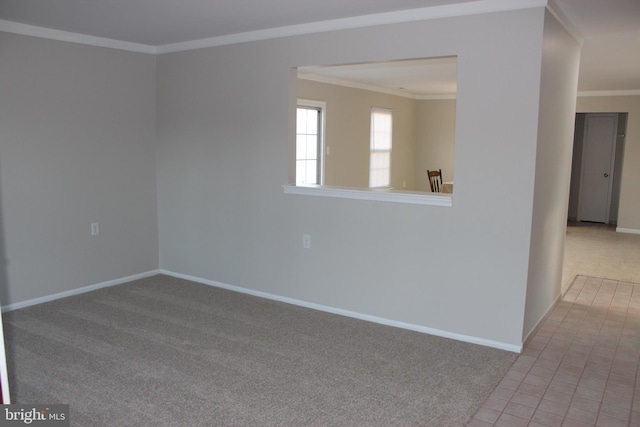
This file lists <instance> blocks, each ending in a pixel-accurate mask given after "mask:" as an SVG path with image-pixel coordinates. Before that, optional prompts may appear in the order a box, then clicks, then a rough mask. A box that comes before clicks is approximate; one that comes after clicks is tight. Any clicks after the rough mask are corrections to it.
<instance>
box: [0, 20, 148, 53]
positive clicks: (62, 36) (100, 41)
mask: <svg viewBox="0 0 640 427" xmlns="http://www.w3.org/2000/svg"><path fill="white" fill-rule="evenodd" d="M0 31H4V32H7V33H14V34H20V35H23V36H33V37H40V38H44V39H51V40H58V41H63V42H70V43H78V44H85V45H89V46H98V47H107V48H111V49H118V50H126V51H130V52H138V53H148V54H152V55H155V54H156V53H158V52H157V48H156V47H155V46H151V45H147V44H140V43H131V42H125V41H122V40H114V39H107V38H104V37H95V36H89V35H86V34H79V33H71V32H69V31H61V30H53V29H51V28H44V27H38V26H35V25H28V24H21V23H19V22H13V21H5V20H3V19H0Z"/></svg>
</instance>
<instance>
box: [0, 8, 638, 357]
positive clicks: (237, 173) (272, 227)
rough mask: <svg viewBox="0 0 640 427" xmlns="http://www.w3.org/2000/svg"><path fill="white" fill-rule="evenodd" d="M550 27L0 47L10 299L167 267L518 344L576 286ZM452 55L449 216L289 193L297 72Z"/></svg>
mask: <svg viewBox="0 0 640 427" xmlns="http://www.w3.org/2000/svg"><path fill="white" fill-rule="evenodd" d="M545 21H546V23H545ZM545 25H546V26H549V25H550V24H549V18H548V17H547V19H546V20H545V9H544V8H533V9H529V10H520V11H513V12H502V13H492V14H484V15H477V16H464V17H457V18H447V19H436V20H429V21H423V22H412V23H405V24H397V25H385V26H375V27H369V28H360V29H354V30H344V31H333V32H326V33H320V34H313V35H306V36H296V37H286V38H279V39H273V40H265V41H260V42H248V43H241V44H236V45H231V46H220V47H214V48H206V49H199V50H194V51H189V52H180V53H171V54H165V55H160V56H158V57H157V58H154V57H151V56H147V55H143V54H135V53H127V52H118V51H115V50H110V49H104V48H96V47H88V46H82V45H76V44H67V43H63V42H55V41H48V40H41V39H35V38H30V37H24V36H15V35H9V34H0V53H1V54H2V58H3V60H2V61H1V62H0V72H1V73H0V76H2V77H1V78H0V93H1V94H2V98H1V99H0V118H1V119H2V122H1V123H0V150H1V151H0V182H1V184H2V187H0V191H1V193H0V194H1V197H2V198H1V200H0V202H1V204H0V206H2V225H3V230H4V236H3V237H4V250H5V255H6V258H7V260H8V263H7V268H6V276H7V282H8V284H7V289H6V290H5V294H7V295H8V300H7V298H4V296H3V300H5V301H4V302H5V303H11V302H13V301H24V300H27V299H30V298H37V297H39V296H43V295H48V294H52V293H56V292H62V291H65V290H70V289H75V288H78V287H81V286H86V285H89V284H93V283H99V282H103V281H107V280H112V279H118V278H121V277H126V276H129V275H134V274H138V273H141V272H145V271H149V270H153V269H155V268H157V267H158V266H160V267H161V268H162V269H164V270H166V271H170V272H175V273H181V274H184V275H188V276H192V277H195V278H201V279H205V280H211V281H218V282H221V283H225V284H230V285H235V286H240V287H244V288H247V289H249V290H252V291H262V292H267V293H270V294H273V295H279V296H283V297H287V298H294V299H298V300H301V301H306V302H309V303H315V304H321V305H325V306H328V307H334V308H337V309H343V310H348V311H352V312H357V313H361V314H363V315H367V316H373V317H374V318H376V317H377V318H381V319H388V320H390V321H394V322H401V323H405V324H410V325H414V326H416V327H422V328H426V329H428V330H432V331H435V332H438V331H440V332H441V333H443V334H449V335H453V336H456V337H461V338H465V337H467V338H469V339H473V340H477V341H479V342H483V343H487V344H489V345H499V346H504V347H506V348H512V349H517V348H518V347H519V346H520V345H521V343H522V341H523V338H524V336H526V335H527V333H528V331H529V330H530V329H531V327H532V325H534V324H535V323H536V322H537V320H538V319H539V317H540V316H541V313H542V312H543V311H544V310H546V308H548V306H549V305H550V304H551V300H552V299H553V295H555V294H557V292H558V291H557V290H559V288H560V278H559V277H557V281H556V276H557V266H558V264H559V263H561V257H562V255H561V253H559V242H560V241H561V240H562V237H561V236H562V232H561V230H558V228H559V227H558V212H561V216H562V217H563V218H564V217H565V215H566V211H567V206H566V199H565V201H564V205H562V201H561V200H560V199H561V197H560V196H561V194H560V192H554V193H553V194H552V195H551V196H549V198H546V197H544V195H543V194H544V190H545V189H547V188H549V186H550V184H549V181H548V180H547V178H544V177H541V176H540V175H541V174H542V172H543V169H546V166H554V165H561V164H562V163H563V161H564V160H563V159H565V157H564V151H563V150H564V148H555V147H554V146H553V143H552V142H551V141H559V140H560V139H564V136H566V133H567V132H566V126H564V125H563V124H561V123H559V122H558V120H559V119H554V118H553V117H548V116H545V115H544V114H543V113H544V112H543V111H541V108H540V106H541V105H542V106H545V107H548V106H550V105H552V104H553V103H554V102H556V101H557V102H559V103H560V104H561V106H558V107H554V109H552V111H555V112H558V113H560V114H561V116H564V115H565V114H566V112H567V110H568V107H567V105H566V102H567V99H569V98H570V97H571V95H572V94H573V102H575V87H571V84H570V83H572V81H571V78H570V75H571V72H572V70H573V68H572V66H573V62H572V61H573V58H574V57H573V50H572V48H566V46H565V45H564V44H562V46H564V47H563V49H564V50H565V51H568V52H569V53H571V55H570V58H569V59H565V58H560V57H556V56H554V55H552V54H550V52H547V49H546V46H548V42H549V39H548V38H547V37H544V43H545V45H544V46H543V28H545ZM551 31H553V33H554V34H559V35H560V36H561V39H562V40H564V37H565V36H564V33H562V32H561V31H559V30H558V28H556V27H555V26H552V27H551ZM390 35H392V37H391V36H390ZM565 48H566V49H565ZM453 55H455V56H457V57H458V97H457V100H456V103H455V109H456V121H455V148H454V155H455V162H456V172H455V173H456V176H455V181H456V191H455V196H454V197H453V206H452V207H442V206H418V205H404V204H395V203H386V202H373V201H362V200H348V199H333V198H325V197H313V196H299V195H285V194H284V193H283V191H282V187H281V186H282V185H283V184H286V183H288V182H290V170H291V168H290V165H291V161H292V160H291V158H290V156H289V153H290V152H291V148H292V146H293V122H294V120H293V118H294V111H295V101H296V95H297V94H296V90H295V87H296V79H295V73H292V72H291V69H292V68H295V67H298V66H304V65H312V64H340V63H353V62H373V61H387V60H394V59H411V58H424V57H438V56H453ZM543 58H545V59H544V60H543ZM541 65H542V67H541ZM553 73H559V77H558V78H557V79H556V78H552V77H551V76H552V74H553ZM561 81H563V82H564V83H566V84H569V86H568V87H564V86H559V85H558V83H559V82H561ZM156 83H157V84H156ZM549 89H553V90H549ZM541 103H542V104H541ZM631 120H632V118H631V116H630V122H631ZM571 123H572V122H571ZM156 124H157V126H156ZM547 127H549V128H550V129H547ZM630 134H631V132H630ZM547 139H548V141H547ZM154 143H155V144H154ZM556 155H560V156H561V158H560V160H559V161H558V162H555V161H553V160H550V159H551V158H553V156H556ZM156 162H157V163H156ZM154 168H156V169H154ZM625 170H626V165H625ZM566 174H567V175H568V169H567V171H566ZM561 175H562V173H560V176H559V177H558V178H559V179H563V177H562V176H561ZM487 183H491V190H490V191H488V190H487ZM567 188H568V178H567ZM625 188H626V187H625V183H624V180H623V185H622V192H623V193H624V192H625V191H627V190H625ZM156 189H157V193H156ZM156 194H157V199H156ZM534 200H535V201H536V205H535V208H534ZM156 202H157V203H156ZM156 208H157V219H158V223H157V225H158V229H159V246H158V240H157V238H158V234H157V231H158V229H157V228H156ZM623 210H624V207H623V206H621V212H622V211H623ZM545 218H550V222H549V224H550V227H549V228H545V227H546V225H547V222H546V221H545ZM94 221H99V222H100V223H101V235H100V236H99V237H97V238H95V237H93V238H92V237H91V236H90V235H89V224H90V223H91V222H94ZM303 233H308V234H310V235H311V237H312V240H311V241H312V247H311V249H306V250H303V249H302V247H301V246H302V244H301V243H302V234H303ZM538 234H540V236H537V235H538ZM533 235H536V237H535V238H533V237H532V236H533ZM546 242H550V244H551V251H550V252H549V253H548V254H544V253H543V249H544V247H545V243H546ZM158 254H159V264H158V258H157V257H158Z"/></svg>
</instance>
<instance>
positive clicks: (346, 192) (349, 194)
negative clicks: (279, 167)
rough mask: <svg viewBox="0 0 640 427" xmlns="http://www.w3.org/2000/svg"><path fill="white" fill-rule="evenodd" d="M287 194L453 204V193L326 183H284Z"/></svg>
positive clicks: (416, 203) (441, 204) (437, 204)
mask: <svg viewBox="0 0 640 427" xmlns="http://www.w3.org/2000/svg"><path fill="white" fill-rule="evenodd" d="M282 188H283V189H284V193H285V194H297V195H302V196H322V197H337V198H341V199H354V200H373V201H378V202H393V203H406V204H413V205H430V206H449V207H450V206H451V199H452V196H451V194H440V193H422V192H418V191H399V190H392V189H385V190H375V189H368V188H345V187H330V186H326V185H292V184H287V185H283V186H282Z"/></svg>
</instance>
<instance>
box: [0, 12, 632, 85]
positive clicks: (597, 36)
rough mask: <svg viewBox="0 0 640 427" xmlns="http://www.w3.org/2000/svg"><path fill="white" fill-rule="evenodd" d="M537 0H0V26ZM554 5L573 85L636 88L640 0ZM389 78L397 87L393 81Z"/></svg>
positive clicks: (252, 21)
mask: <svg viewBox="0 0 640 427" xmlns="http://www.w3.org/2000/svg"><path fill="white" fill-rule="evenodd" d="M541 1H543V0H393V1H389V0H322V1H318V0H268V1H267V0H233V1H232V0H0V24H5V25H0V30H2V29H5V30H7V28H11V29H13V28H14V27H11V25H6V24H13V23H18V24H20V25H22V24H26V26H35V27H43V28H47V29H52V30H60V31H65V32H70V33H78V34H82V35H88V36H93V37H98V38H102V39H111V40H118V41H122V42H129V43H135V44H138V45H145V46H150V47H162V46H167V45H174V44H176V43H185V42H191V41H194V40H202V39H211V38H224V37H229V36H231V35H236V36H237V35H241V34H246V33H252V32H258V33H256V34H259V33H260V32H264V31H267V30H269V29H274V28H279V29H283V28H293V27H295V26H300V25H301V24H309V23H321V22H334V23H335V22H343V21H344V22H345V24H344V25H350V24H349V23H351V24H353V23H355V22H360V24H359V25H362V23H366V22H367V20H366V19H361V20H360V21H354V19H357V18H362V17H363V16H369V17H372V16H378V14H386V16H388V17H391V18H393V17H394V16H397V17H399V16H406V13H407V12H406V11H407V10H411V9H415V10H416V12H420V13H424V11H425V10H427V9H426V8H432V9H428V10H433V11H438V13H446V11H447V10H449V9H451V8H452V7H458V8H465V10H466V11H467V13H473V12H476V13H477V12H480V11H483V10H487V11H489V10H495V8H496V7H503V8H513V7H515V5H517V6H518V7H523V6H527V5H539V4H540V3H541ZM555 4H556V5H557V7H558V9H559V12H560V13H561V15H564V17H565V18H566V19H567V20H568V24H569V25H570V26H571V27H573V28H574V29H575V30H576V33H577V34H579V35H580V37H581V38H582V39H583V40H584V45H583V49H582V59H581V69H580V81H579V90H580V91H640V0H555ZM447 8H449V9H447ZM401 11H405V12H404V13H405V15H399V14H400V13H401ZM411 13H413V12H411ZM394 14H395V15H394ZM403 19H406V18H403ZM349 20H351V21H349ZM347 21H349V23H347ZM354 26H355V24H354ZM318 28H320V27H318ZM18 32H20V31H18ZM265 34H266V33H265ZM393 84H394V86H396V87H397V84H398V83H397V82H394V83H393ZM407 84H408V83H407ZM407 90H408V89H407Z"/></svg>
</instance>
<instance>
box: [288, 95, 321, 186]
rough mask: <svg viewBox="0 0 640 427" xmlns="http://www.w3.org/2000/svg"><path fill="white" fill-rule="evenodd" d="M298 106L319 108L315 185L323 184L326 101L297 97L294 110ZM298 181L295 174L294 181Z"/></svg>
mask: <svg viewBox="0 0 640 427" xmlns="http://www.w3.org/2000/svg"><path fill="white" fill-rule="evenodd" d="M298 107H308V108H314V109H319V110H320V126H319V131H320V138H319V141H318V144H319V147H318V159H317V161H318V166H317V167H318V169H319V171H318V175H319V176H318V179H319V181H320V182H319V183H318V184H317V185H323V184H324V160H325V159H324V157H325V156H324V151H325V148H324V147H325V137H324V135H325V121H326V113H327V103H326V102H324V101H316V100H313V99H298V102H297V104H296V111H297V109H298ZM297 181H298V177H297V176H296V182H297Z"/></svg>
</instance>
